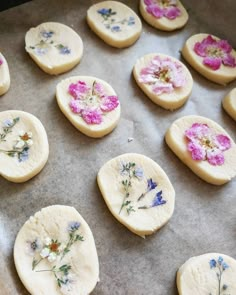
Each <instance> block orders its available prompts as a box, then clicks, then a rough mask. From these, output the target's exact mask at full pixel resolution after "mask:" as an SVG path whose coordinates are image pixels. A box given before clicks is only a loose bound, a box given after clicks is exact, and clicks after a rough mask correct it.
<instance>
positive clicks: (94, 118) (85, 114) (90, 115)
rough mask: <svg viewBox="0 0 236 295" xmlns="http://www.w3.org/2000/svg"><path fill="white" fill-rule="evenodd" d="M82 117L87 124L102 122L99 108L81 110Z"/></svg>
mask: <svg viewBox="0 0 236 295" xmlns="http://www.w3.org/2000/svg"><path fill="white" fill-rule="evenodd" d="M82 118H83V119H84V121H85V122H86V123H87V124H89V125H91V124H101V123H102V113H101V112H100V111H99V110H92V109H86V110H83V111H82Z"/></svg>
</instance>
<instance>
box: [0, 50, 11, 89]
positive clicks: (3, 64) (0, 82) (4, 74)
mask: <svg viewBox="0 0 236 295" xmlns="http://www.w3.org/2000/svg"><path fill="white" fill-rule="evenodd" d="M9 87H10V72H9V68H8V64H7V61H6V59H5V57H4V56H3V55H2V53H1V52H0V95H3V94H4V93H6V92H7V91H8V89H9Z"/></svg>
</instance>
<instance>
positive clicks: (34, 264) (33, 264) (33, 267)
mask: <svg viewBox="0 0 236 295" xmlns="http://www.w3.org/2000/svg"><path fill="white" fill-rule="evenodd" d="M42 260H43V258H40V259H39V260H38V261H37V260H33V263H32V270H34V269H35V267H36V266H37V265H38V264H39V263H40V262H41V261H42ZM34 261H37V263H34Z"/></svg>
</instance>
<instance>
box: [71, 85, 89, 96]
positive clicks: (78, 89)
mask: <svg viewBox="0 0 236 295" xmlns="http://www.w3.org/2000/svg"><path fill="white" fill-rule="evenodd" d="M89 90H90V87H88V86H87V85H86V83H85V82H83V81H78V82H77V83H76V84H73V83H72V84H70V86H69V90H68V91H69V93H70V95H72V96H73V97H74V98H75V99H80V98H81V96H82V95H84V94H86V93H87V92H88V91H89Z"/></svg>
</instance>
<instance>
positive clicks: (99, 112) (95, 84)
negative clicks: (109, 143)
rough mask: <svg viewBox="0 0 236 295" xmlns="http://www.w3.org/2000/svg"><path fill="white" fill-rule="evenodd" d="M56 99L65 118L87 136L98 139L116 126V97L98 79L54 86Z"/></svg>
mask: <svg viewBox="0 0 236 295" xmlns="http://www.w3.org/2000/svg"><path fill="white" fill-rule="evenodd" d="M56 97H57V102H58V105H59V107H60V109H61V111H62V112H63V113H64V115H65V116H66V117H67V119H68V120H69V121H70V122H71V123H72V124H73V125H74V126H75V127H76V128H77V129H78V130H79V131H81V132H82V133H84V134H85V135H87V136H90V137H94V138H98V137H102V136H104V135H106V134H108V133H110V132H111V131H112V130H113V129H114V128H115V127H116V126H117V124H118V121H119V118H120V103H119V100H118V97H117V95H116V93H115V91H114V90H113V88H112V87H111V86H110V85H109V84H108V83H107V82H105V81H103V80H101V79H98V78H95V77H89V76H76V77H71V78H67V79H65V80H63V81H61V82H60V83H59V84H58V85H57V89H56Z"/></svg>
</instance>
